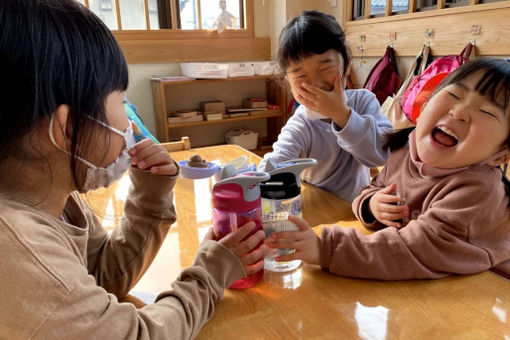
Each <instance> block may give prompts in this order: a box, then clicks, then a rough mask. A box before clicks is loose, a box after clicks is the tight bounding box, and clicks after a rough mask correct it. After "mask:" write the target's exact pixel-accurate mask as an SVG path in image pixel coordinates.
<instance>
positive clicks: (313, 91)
mask: <svg viewBox="0 0 510 340" xmlns="http://www.w3.org/2000/svg"><path fill="white" fill-rule="evenodd" d="M341 78H342V77H341V76H340V75H338V76H337V77H335V80H334V88H333V90H331V91H325V90H322V89H320V88H318V87H316V86H313V85H310V84H307V83H304V82H303V83H301V86H302V87H301V88H298V89H297V94H298V96H297V101H298V102H300V103H301V104H303V105H304V106H306V107H308V108H309V109H312V110H314V111H317V112H319V113H321V114H323V115H325V116H328V117H329V118H331V119H333V120H334V121H335V123H336V124H337V125H338V126H339V127H340V128H343V127H345V125H346V124H347V121H348V120H349V117H350V115H351V109H350V108H349V107H348V106H347V104H346V97H345V91H344V89H345V77H343V78H342V81H340V79H341Z"/></svg>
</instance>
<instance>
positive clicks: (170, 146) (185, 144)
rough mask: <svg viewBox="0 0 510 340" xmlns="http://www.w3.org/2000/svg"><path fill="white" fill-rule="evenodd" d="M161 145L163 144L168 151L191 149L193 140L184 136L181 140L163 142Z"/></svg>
mask: <svg viewBox="0 0 510 340" xmlns="http://www.w3.org/2000/svg"><path fill="white" fill-rule="evenodd" d="M161 146H163V147H164V148H165V149H166V151H168V152H174V151H183V150H190V149H191V141H190V140H189V137H182V138H181V140H180V141H179V142H170V143H161Z"/></svg>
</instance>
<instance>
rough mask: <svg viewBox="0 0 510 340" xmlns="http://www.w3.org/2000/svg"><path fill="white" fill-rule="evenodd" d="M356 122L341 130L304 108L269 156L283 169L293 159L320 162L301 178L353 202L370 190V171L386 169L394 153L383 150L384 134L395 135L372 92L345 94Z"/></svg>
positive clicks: (263, 162) (351, 117)
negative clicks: (389, 132)
mask: <svg viewBox="0 0 510 340" xmlns="http://www.w3.org/2000/svg"><path fill="white" fill-rule="evenodd" d="M345 95H346V96H347V105H348V106H349V107H350V108H351V116H350V118H349V120H348V122H347V125H346V126H345V127H344V128H343V129H340V128H339V127H338V126H337V125H336V124H335V123H333V122H332V123H326V122H324V121H322V120H320V119H310V118H308V117H307V116H306V113H305V108H304V107H303V106H302V105H301V106H300V107H299V108H298V109H297V110H296V112H295V113H294V115H293V116H292V117H291V118H290V119H289V120H288V122H287V124H285V126H284V127H283V129H282V132H281V133H280V135H279V136H278V140H277V141H276V142H275V143H274V144H273V150H274V151H273V152H271V153H268V154H266V155H265V156H264V159H263V160H262V161H261V163H260V165H259V169H264V167H265V164H266V162H267V160H268V159H269V158H271V159H272V160H273V161H274V162H275V163H280V162H283V161H287V160H290V159H294V158H315V159H316V160H317V162H318V165H317V166H315V167H313V168H309V169H306V170H304V171H303V172H302V175H301V178H302V179H303V180H304V181H306V182H308V183H311V184H313V185H316V186H318V187H320V188H323V189H326V190H328V191H330V192H331V193H333V194H334V195H336V196H338V197H340V198H342V199H344V200H346V201H349V202H352V201H353V200H354V198H355V197H356V196H357V195H358V194H359V193H360V192H361V190H362V189H364V188H365V187H367V186H368V184H369V182H370V174H369V169H368V167H376V166H380V165H383V164H384V163H385V162H386V159H387V158H388V155H389V153H388V152H384V151H383V150H382V148H381V145H382V143H383V140H382V138H381V137H382V136H383V134H384V133H385V132H386V131H388V130H391V129H393V127H392V126H391V124H390V123H389V122H388V120H386V118H385V117H384V116H383V115H382V113H381V109H380V106H379V103H378V102H377V99H376V97H375V95H374V94H373V93H372V92H369V91H367V90H363V89H362V90H346V91H345Z"/></svg>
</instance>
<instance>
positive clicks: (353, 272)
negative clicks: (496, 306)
mask: <svg viewBox="0 0 510 340" xmlns="http://www.w3.org/2000/svg"><path fill="white" fill-rule="evenodd" d="M509 111H510V63H508V62H506V61H504V60H501V59H476V60H475V61H472V62H469V63H467V64H465V65H463V66H462V67H460V68H459V69H458V70H456V71H455V72H454V73H452V74H450V75H449V76H448V77H447V78H445V80H443V82H442V83H441V84H440V85H439V87H438V89H436V91H435V92H434V94H433V95H432V96H431V97H430V98H429V100H428V102H427V103H425V104H424V105H423V106H422V109H421V114H420V116H419V118H418V121H417V126H416V128H415V129H407V130H402V131H399V132H396V133H394V134H392V135H390V136H389V139H388V143H387V145H386V147H388V148H389V149H390V150H391V155H390V158H389V160H388V163H387V165H386V167H385V168H384V169H383V170H382V172H381V173H380V174H379V175H377V176H376V177H375V178H374V179H373V181H372V185H371V186H370V188H368V189H366V190H364V191H363V192H362V193H361V194H360V195H359V196H358V197H357V198H356V199H355V200H354V203H353V210H354V213H355V214H356V216H357V217H358V218H359V219H360V220H361V222H362V223H363V225H364V226H365V227H367V228H371V229H381V230H378V231H377V232H375V233H373V234H371V235H362V234H361V233H359V232H358V231H356V230H355V229H340V228H338V227H335V228H323V230H322V236H321V238H319V237H317V235H315V233H314V232H313V230H311V229H310V228H309V226H308V224H307V223H306V222H305V221H303V220H302V219H297V218H294V217H293V218H292V220H293V221H295V222H296V223H297V224H298V225H299V227H300V231H297V232H285V233H279V234H273V235H274V236H273V235H272V237H273V242H272V244H270V246H271V247H275V248H295V249H296V253H294V254H291V255H288V256H285V257H282V258H280V260H292V259H296V258H298V259H302V260H305V261H307V262H308V263H313V264H320V265H321V266H322V267H323V268H326V269H328V270H329V271H330V272H332V273H335V274H338V275H345V276H353V277H363V278H372V279H384V280H402V279H418V278H440V277H444V276H447V275H450V274H473V273H478V272H481V271H484V270H488V269H490V268H495V270H496V271H499V272H500V273H504V274H510V261H508V260H509V259H510V219H509V218H510V215H509V212H510V208H509V197H508V192H509V191H508V186H507V183H508V182H507V181H506V179H505V178H504V177H503V174H502V171H501V170H500V168H499V165H500V164H503V163H505V162H507V161H508V160H509V158H510V157H509V148H510V138H509V130H510V112H509ZM396 192H398V193H399V195H397V194H396ZM398 220H402V222H400V221H398Z"/></svg>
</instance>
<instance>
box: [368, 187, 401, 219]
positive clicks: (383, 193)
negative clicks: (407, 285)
mask: <svg viewBox="0 0 510 340" xmlns="http://www.w3.org/2000/svg"><path fill="white" fill-rule="evenodd" d="M396 189H397V185H396V184H395V183H392V184H391V185H390V186H387V187H386V188H384V189H381V190H379V191H377V192H376V193H375V195H374V196H372V198H370V203H369V209H370V213H371V214H372V215H373V216H374V217H375V218H376V219H377V220H378V221H379V222H381V223H382V224H384V225H387V226H389V227H395V228H401V227H402V224H401V223H399V222H396V221H398V220H402V219H405V218H408V217H409V207H408V206H407V205H399V203H401V202H402V201H403V199H402V197H400V196H399V195H394V194H393V192H395V190H396Z"/></svg>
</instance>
